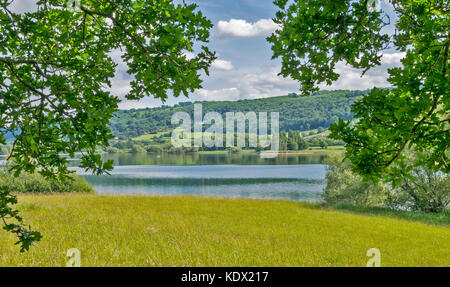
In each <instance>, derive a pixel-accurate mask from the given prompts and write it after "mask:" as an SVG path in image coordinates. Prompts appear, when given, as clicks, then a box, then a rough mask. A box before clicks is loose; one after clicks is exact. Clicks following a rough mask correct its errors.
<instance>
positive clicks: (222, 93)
mask: <svg viewBox="0 0 450 287" xmlns="http://www.w3.org/2000/svg"><path fill="white" fill-rule="evenodd" d="M239 99H240V91H239V90H238V89H236V88H229V89H219V90H205V89H200V90H197V91H196V92H195V93H194V95H193V96H192V100H194V101H236V100H239Z"/></svg>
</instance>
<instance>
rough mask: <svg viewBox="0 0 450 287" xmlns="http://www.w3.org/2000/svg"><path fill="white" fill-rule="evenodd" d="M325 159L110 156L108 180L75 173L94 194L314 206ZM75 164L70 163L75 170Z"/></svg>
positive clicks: (322, 156)
mask: <svg viewBox="0 0 450 287" xmlns="http://www.w3.org/2000/svg"><path fill="white" fill-rule="evenodd" d="M326 157H327V155H326V154H324V153H315V154H312V155H279V156H278V157H277V158H273V159H262V158H260V157H259V155H257V154H256V153H245V152H244V153H239V154H228V153H211V154H208V153H188V154H160V155H157V154H113V155H106V156H105V159H112V160H114V162H115V168H114V171H112V172H111V176H106V175H104V176H93V175H89V174H86V173H84V172H83V171H81V170H77V173H78V174H79V175H81V176H83V177H85V178H86V180H87V181H88V182H89V183H90V184H92V186H93V188H94V189H95V191H96V192H98V193H100V194H122V195H129V194H141V195H142V194H143V195H195V196H213V197H230V198H260V199H285V200H293V201H305V202H317V201H320V193H321V192H322V190H323V188H324V186H325V174H326V166H325V165H324V164H323V162H324V160H325V158H326ZM76 164H77V162H76V161H74V162H73V163H72V165H73V166H76Z"/></svg>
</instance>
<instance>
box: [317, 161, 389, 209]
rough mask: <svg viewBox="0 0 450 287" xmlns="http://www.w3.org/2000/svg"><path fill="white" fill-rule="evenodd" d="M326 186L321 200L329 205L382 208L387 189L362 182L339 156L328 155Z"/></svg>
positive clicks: (348, 164)
mask: <svg viewBox="0 0 450 287" xmlns="http://www.w3.org/2000/svg"><path fill="white" fill-rule="evenodd" d="M326 163H327V164H328V172H327V174H326V179H327V185H326V187H325V189H324V192H323V194H322V198H323V200H324V201H325V202H326V203H329V204H341V203H345V204H353V205H364V206H383V205H384V202H385V200H386V199H387V197H388V193H389V191H388V189H387V188H386V186H385V185H384V184H382V183H376V184H375V183H373V182H367V181H364V180H363V178H362V177H361V176H359V175H358V174H356V173H354V172H353V171H352V169H351V164H350V162H349V161H348V160H344V158H343V157H342V156H340V155H337V154H335V155H330V157H329V158H328V159H327V162H326Z"/></svg>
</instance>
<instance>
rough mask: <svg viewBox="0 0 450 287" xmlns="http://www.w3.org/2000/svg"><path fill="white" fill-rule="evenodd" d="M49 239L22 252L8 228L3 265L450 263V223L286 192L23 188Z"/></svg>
mask: <svg viewBox="0 0 450 287" xmlns="http://www.w3.org/2000/svg"><path fill="white" fill-rule="evenodd" d="M20 209H21V210H22V214H23V215H24V217H25V218H27V222H29V223H30V224H32V225H33V227H34V228H36V229H37V230H39V231H41V233H42V234H43V236H44V238H43V239H42V241H41V242H39V243H38V244H37V245H36V246H35V247H33V248H32V249H31V250H30V252H28V253H25V254H19V252H18V247H17V246H15V245H14V244H13V243H14V238H13V236H12V235H10V234H6V233H5V232H4V231H1V232H0V266H64V265H65V264H66V263H65V262H66V260H67V258H66V253H67V250H68V249H70V248H77V249H79V250H80V251H81V262H82V263H81V264H82V266H366V264H367V261H368V259H369V258H368V257H366V252H367V250H368V249H370V248H378V249H379V250H380V252H381V265H382V266H450V248H449V238H450V227H448V226H445V225H427V224H424V223H420V222H413V221H407V220H400V219H394V218H389V217H384V216H375V215H363V214H355V213H351V212H348V211H346V212H344V211H336V210H332V209H324V208H320V207H319V206H318V205H314V204H306V203H295V202H288V201H267V200H266V201H265V200H248V199H239V200H232V199H214V198H196V197H142V196H100V195H79V194H78V195H77V194H72V195H51V196H43V195H24V196H20Z"/></svg>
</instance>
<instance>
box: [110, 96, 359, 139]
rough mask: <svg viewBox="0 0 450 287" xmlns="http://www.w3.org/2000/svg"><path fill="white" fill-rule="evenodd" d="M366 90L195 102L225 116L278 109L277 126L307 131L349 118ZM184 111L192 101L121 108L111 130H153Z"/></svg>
mask: <svg viewBox="0 0 450 287" xmlns="http://www.w3.org/2000/svg"><path fill="white" fill-rule="evenodd" d="M366 93H367V92H366V91H348V90H340V91H321V92H317V93H314V94H313V95H312V96H310V97H302V96H298V95H297V94H295V93H292V94H289V95H287V96H280V97H272V98H265V99H255V100H239V101H234V102H230V101H217V102H197V103H201V104H202V108H203V114H205V113H208V112H218V113H220V114H222V116H223V117H224V118H225V113H227V112H244V113H245V112H250V111H251V112H256V113H258V112H279V114H280V130H286V131H288V130H293V131H307V130H312V129H317V128H328V127H329V126H330V124H332V123H334V122H336V121H337V120H338V119H339V118H341V119H343V120H349V119H351V118H352V116H353V115H352V112H351V107H352V104H353V102H354V101H355V100H356V99H358V98H359V97H361V96H362V95H364V94H366ZM181 111H184V112H187V113H189V114H190V115H191V117H192V118H193V111H194V103H192V102H185V103H180V104H177V105H175V106H161V107H158V108H147V109H132V110H121V111H119V112H117V113H116V117H114V118H113V119H112V120H111V124H110V126H111V130H112V132H113V134H114V135H115V136H116V137H118V138H119V139H128V138H134V137H137V136H141V135H144V134H154V133H157V132H160V131H168V130H171V129H172V128H174V127H173V126H172V125H171V117H172V115H173V114H174V113H176V112H181Z"/></svg>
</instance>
